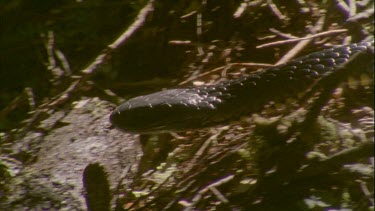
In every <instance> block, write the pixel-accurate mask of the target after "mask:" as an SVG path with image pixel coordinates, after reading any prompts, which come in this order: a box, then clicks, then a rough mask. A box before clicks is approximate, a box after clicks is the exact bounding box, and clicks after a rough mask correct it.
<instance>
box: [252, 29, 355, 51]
mask: <svg viewBox="0 0 375 211" xmlns="http://www.w3.org/2000/svg"><path fill="white" fill-rule="evenodd" d="M347 31H348V30H346V29H336V30H330V31H325V32H321V33H318V34H314V35H308V36H305V37H301V38H293V39H289V40H281V41H276V42H271V43H267V44H263V45H258V46H257V47H256V48H265V47H270V46H274V45H282V44H288V43H291V42H298V41H301V40H308V39H313V38H317V37H322V36H326V35H331V34H338V33H343V32H347Z"/></svg>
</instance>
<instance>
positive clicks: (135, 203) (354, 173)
mask: <svg viewBox="0 0 375 211" xmlns="http://www.w3.org/2000/svg"><path fill="white" fill-rule="evenodd" d="M353 2H354V3H353ZM0 5H1V7H0V15H1V17H3V18H2V19H3V21H1V22H0V26H1V29H2V33H1V34H0V43H1V46H2V48H1V49H0V55H1V56H0V78H1V79H2V83H1V84H0V209H1V210H14V209H16V208H18V209H21V208H24V209H27V208H30V209H32V208H33V209H37V210H38V209H39V210H41V209H45V207H46V206H47V207H48V206H49V207H51V209H52V208H53V209H61V210H63V209H66V210H73V209H76V210H82V209H83V208H82V201H83V200H82V199H83V197H84V196H76V197H75V198H74V197H73V198H68V199H67V198H64V197H65V196H64V195H63V194H64V193H65V192H69V191H71V189H76V191H77V190H80V188H83V187H86V191H87V192H86V193H85V196H86V200H87V201H86V203H87V207H88V208H89V209H90V210H105V209H115V210H373V209H374V200H373V180H374V172H373V171H374V158H373V156H374V151H373V138H374V130H373V123H374V110H373V109H374V105H373V96H374V90H373V79H372V78H373V72H370V76H369V77H367V78H366V77H365V76H364V75H359V76H358V75H354V76H349V79H350V80H349V82H346V83H342V82H344V81H346V79H347V78H348V75H351V74H352V72H351V71H350V69H352V68H350V67H353V65H354V66H355V65H357V63H355V61H354V63H352V64H348V65H347V67H345V68H344V69H345V71H342V73H340V74H338V75H335V77H329V78H327V79H326V80H324V81H322V82H320V83H319V84H318V86H317V87H318V88H316V87H315V88H316V89H312V91H311V92H308V91H307V90H306V91H305V90H301V91H302V93H301V94H303V95H304V96H306V97H305V98H304V99H303V100H299V101H298V100H296V99H285V102H270V104H269V105H267V106H266V108H265V109H264V110H263V111H262V112H261V113H260V114H257V115H253V116H251V117H248V118H246V119H245V120H241V121H239V122H234V123H228V125H225V126H219V127H214V128H208V129H202V130H200V131H186V132H181V133H177V134H174V133H172V134H159V135H141V136H139V139H140V143H142V144H143V145H142V150H143V153H140V152H137V150H138V149H136V147H135V145H134V146H133V145H131V146H130V144H131V143H133V142H131V141H128V140H122V142H124V144H125V145H126V144H127V143H129V147H128V148H131V150H133V151H135V152H134V154H136V153H138V155H139V157H140V156H142V157H141V158H140V159H136V158H137V156H136V155H133V154H132V155H130V154H127V156H130V157H132V158H133V157H136V158H134V159H133V161H129V163H130V164H124V165H123V168H124V169H125V170H119V171H116V172H118V174H119V175H120V176H113V175H114V174H113V172H112V173H106V171H108V172H110V171H111V170H112V166H111V165H110V164H108V163H104V161H103V162H101V161H98V162H99V163H95V164H92V163H93V161H92V160H90V159H89V160H88V161H87V164H85V166H86V165H87V168H86V169H85V170H84V168H81V169H80V171H78V172H74V169H72V168H69V167H67V169H66V171H67V172H70V173H71V174H72V175H74V177H75V178H76V179H78V178H79V180H81V179H83V181H84V185H82V184H80V183H75V184H69V185H71V186H73V187H67V186H66V185H67V182H66V181H65V180H60V181H57V182H53V181H49V180H46V179H45V178H46V177H48V176H46V175H44V174H54V173H51V172H47V173H46V172H45V171H44V170H43V171H41V170H40V166H43V165H39V167H36V166H38V163H40V162H47V163H48V162H50V163H58V164H59V165H62V164H64V163H63V161H62V158H61V157H58V156H50V157H48V156H46V157H44V156H45V155H48V152H49V151H51V152H52V151H53V148H54V147H55V148H56V147H57V146H58V145H57V143H58V141H61V142H62V141H63V140H62V139H61V138H63V137H64V134H66V136H67V135H68V133H69V134H70V133H74V134H76V135H77V136H78V135H80V134H86V132H87V133H90V134H92V137H96V138H95V139H94V140H95V142H96V143H105V144H103V145H100V146H102V147H98V150H99V151H103V152H104V151H106V150H109V149H108V148H106V147H104V146H107V145H110V142H108V140H109V139H110V138H113V139H116V138H117V137H118V135H117V134H116V135H114V132H113V133H112V132H107V131H108V130H109V129H108V128H106V127H104V126H101V125H100V126H98V127H95V126H96V125H97V124H99V123H98V122H99V121H97V120H98V119H101V118H103V119H107V115H108V114H109V111H108V107H110V106H108V103H111V104H112V106H113V105H116V104H118V103H119V102H121V101H122V100H123V99H128V98H130V97H134V96H137V95H141V94H145V93H151V92H154V91H158V90H160V89H162V88H168V87H173V86H194V85H199V84H211V83H217V82H218V81H222V80H227V79H231V78H236V77H241V76H243V75H248V74H251V72H252V71H255V70H257V69H258V68H262V67H265V66H268V65H272V64H280V63H284V62H286V61H288V60H290V59H292V58H295V57H296V56H300V55H304V54H308V53H311V52H314V51H317V50H321V49H323V48H325V47H329V46H332V45H340V44H345V43H350V42H359V41H361V40H364V39H373V33H374V32H373V14H374V3H373V1H343V0H337V1H313V0H306V1H288V3H286V2H285V1H272V0H267V1H266V0H255V1H224V0H220V1H206V0H203V1H197V0H192V1H191V0H190V1H187V0H182V1H173V0H169V1H152V0H151V1H141V0H139V1H120V0H111V1H104V0H90V1H79V0H77V1H75V2H73V1H62V2H55V1H40V2H29V1H21V0H13V1H9V2H2V3H1V4H0ZM372 64H373V61H372ZM358 79H370V82H364V81H359V82H356V81H357V80H358ZM98 98H99V99H98ZM81 107H85V110H84V111H80V110H79V109H80V108H81ZM77 109H78V112H77ZM88 113H89V115H90V118H89V117H87V114H88ZM85 115H86V116H85ZM67 117H69V120H67ZM91 123H93V124H91ZM69 125H70V127H69ZM71 125H74V127H72V126H71ZM80 125H85V127H86V128H81V127H79V126H80ZM91 126H92V127H91ZM68 129H69V130H68ZM103 131H104V132H103ZM104 133H105V134H108V136H111V137H108V136H107V137H106V136H103V135H100V136H99V135H97V134H104ZM54 134H60V135H59V136H58V135H54ZM61 134H63V135H61ZM56 137H58V138H56ZM72 137H73V136H72ZM90 137H91V136H90ZM129 137H130V136H129ZM131 137H132V138H134V139H135V138H137V137H135V136H134V137H133V136H131ZM54 138H56V139H57V140H55V139H54ZM83 140H85V141H87V139H83V138H82V139H75V138H71V139H70V140H67V142H63V143H64V144H66V145H65V146H66V147H61V148H59V149H58V150H59V152H60V153H62V154H65V156H66V157H69V156H72V157H74V156H77V155H76V154H74V156H73V155H71V153H70V152H68V149H71V148H69V147H68V145H69V146H71V145H73V144H76V145H75V146H77V151H79V150H81V149H84V148H85V147H86V146H87V145H89V144H92V142H84V141H83ZM90 140H91V139H90ZM55 141H56V142H55ZM126 141H128V142H126ZM115 146H116V145H115ZM111 147H114V146H113V145H111ZM117 147H119V148H121V147H124V146H117ZM132 147H134V148H132ZM124 148H126V147H124ZM90 149H91V148H90ZM127 152H128V151H127ZM78 154H79V153H78ZM111 154H113V153H111ZM42 155H43V156H42ZM85 156H86V157H85ZM88 156H89V154H84V153H81V157H78V158H75V159H77V160H84V159H87V157H88ZM59 159H60V160H59ZM111 159H112V158H111ZM85 161H86V160H85ZM90 163H91V164H90ZM107 164H108V165H107ZM56 165H57V164H56ZM66 165H67V164H66ZM67 166H68V165H67ZM51 168H52V167H51ZM122 171H124V172H125V173H124V174H122V173H121V172H122ZM41 172H43V174H42V173H41ZM111 176H112V178H110V177H111ZM108 183H111V184H108ZM40 184H43V186H41V185H40ZM109 186H110V190H109ZM55 190H58V191H55ZM95 191H97V192H95ZM77 192H79V191H77ZM36 193H37V194H36ZM110 201H112V204H111V206H110V205H108V203H109V202H110ZM46 204H48V205H46ZM109 207H111V208H109Z"/></svg>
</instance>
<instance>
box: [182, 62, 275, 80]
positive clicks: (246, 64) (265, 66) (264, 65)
mask: <svg viewBox="0 0 375 211" xmlns="http://www.w3.org/2000/svg"><path fill="white" fill-rule="evenodd" d="M236 65H239V66H240V65H242V66H247V67H253V68H271V67H274V65H272V64H266V63H253V62H248V63H229V64H227V65H225V66H221V67H217V68H215V69H213V70H210V71H208V72H204V73H202V74H199V75H197V76H194V77H192V78H189V79H187V80H185V81H183V82H181V83H179V85H184V84H187V83H189V82H191V81H193V80H195V79H197V78H200V77H203V76H206V75H209V74H211V73H214V72H217V71H220V70H223V69H224V68H226V67H231V66H236Z"/></svg>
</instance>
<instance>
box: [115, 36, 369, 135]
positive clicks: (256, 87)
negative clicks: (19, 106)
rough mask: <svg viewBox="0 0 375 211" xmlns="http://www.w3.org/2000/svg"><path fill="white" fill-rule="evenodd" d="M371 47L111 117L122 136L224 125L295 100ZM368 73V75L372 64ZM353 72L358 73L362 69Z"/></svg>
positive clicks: (337, 51) (186, 92) (353, 47)
mask: <svg viewBox="0 0 375 211" xmlns="http://www.w3.org/2000/svg"><path fill="white" fill-rule="evenodd" d="M373 45H374V41H369V42H361V43H354V44H349V45H343V46H338V47H332V48H329V49H325V50H323V51H320V52H315V53H312V54H309V55H306V56H303V57H300V58H298V59H295V60H292V61H290V62H287V63H285V64H283V65H280V66H276V67H272V68H269V69H266V70H263V71H257V72H254V73H253V74H251V75H249V76H244V77H241V78H238V79H233V80H228V81H225V82H222V83H219V84H215V85H206V86H199V87H191V88H175V89H167V90H164V91H160V92H156V93H153V94H149V95H143V96H139V97H135V98H132V99H129V100H128V101H125V102H124V103H123V104H121V105H120V106H119V107H117V108H116V109H115V110H114V111H113V112H112V114H111V115H110V121H111V123H112V124H113V125H114V126H116V127H117V128H120V129H122V130H123V131H127V132H133V133H155V132H162V131H183V130H190V129H199V128H204V127H209V126H214V125H218V124H223V123H226V122H229V121H232V120H236V119H239V118H240V117H241V116H244V115H248V114H251V113H254V112H259V111H260V110H261V109H262V108H263V107H264V105H265V104H267V103H269V102H270V101H275V100H278V99H279V100H280V99H283V98H286V97H296V95H297V94H298V93H301V92H302V91H305V90H307V89H308V88H309V87H310V86H311V85H312V84H313V83H314V82H316V81H317V80H319V79H321V78H323V77H325V76H326V75H327V74H329V73H333V72H335V70H336V69H337V67H338V65H340V64H343V63H345V62H347V61H348V60H349V59H350V58H351V57H352V56H353V55H354V54H355V53H356V52H364V53H368V54H370V53H369V52H370V48H373ZM367 63H368V62H367ZM370 63H371V64H369V65H366V67H367V70H369V69H371V72H372V71H373V70H372V68H373V63H374V62H373V58H372V61H370ZM358 71H363V68H362V67H359V68H358Z"/></svg>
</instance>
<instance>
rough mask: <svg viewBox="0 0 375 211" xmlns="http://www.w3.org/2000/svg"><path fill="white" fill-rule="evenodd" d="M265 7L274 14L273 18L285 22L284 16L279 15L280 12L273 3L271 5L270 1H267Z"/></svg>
mask: <svg viewBox="0 0 375 211" xmlns="http://www.w3.org/2000/svg"><path fill="white" fill-rule="evenodd" d="M267 5H268V6H269V8H270V9H271V11H272V12H273V14H275V16H276V17H277V18H278V19H279V20H285V19H286V16H285V15H283V14H282V13H281V11H280V10H279V8H278V7H277V6H276V4H275V3H273V1H272V0H267Z"/></svg>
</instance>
